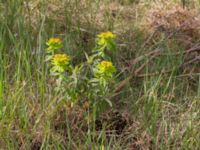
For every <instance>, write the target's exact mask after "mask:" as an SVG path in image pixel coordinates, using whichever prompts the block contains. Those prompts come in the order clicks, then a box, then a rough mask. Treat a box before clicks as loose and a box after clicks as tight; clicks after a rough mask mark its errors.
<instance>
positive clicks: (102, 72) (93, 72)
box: [46, 32, 116, 111]
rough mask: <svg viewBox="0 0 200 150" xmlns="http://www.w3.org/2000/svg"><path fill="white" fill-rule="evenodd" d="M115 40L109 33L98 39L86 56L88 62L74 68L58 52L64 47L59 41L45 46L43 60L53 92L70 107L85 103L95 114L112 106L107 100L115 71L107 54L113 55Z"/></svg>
mask: <svg viewBox="0 0 200 150" xmlns="http://www.w3.org/2000/svg"><path fill="white" fill-rule="evenodd" d="M115 37H116V36H115V35H114V34H113V33H111V32H103V33H100V34H99V35H97V39H96V46H95V48H94V50H93V51H92V54H91V55H90V56H89V55H88V54H87V53H86V52H85V56H86V60H87V61H85V62H82V63H80V64H77V65H72V61H73V60H72V59H71V57H70V56H69V55H68V54H63V53H62V52H61V49H62V48H63V45H62V42H61V40H60V39H59V38H51V39H49V41H48V42H47V49H46V60H47V62H48V64H49V67H50V74H51V75H52V76H54V77H55V79H56V86H55V89H56V92H62V93H63V95H64V97H65V99H66V100H67V103H70V106H73V105H74V104H76V103H78V102H82V103H85V101H87V102H89V104H90V106H92V107H95V110H97V111H101V110H102V109H103V108H105V104H109V105H110V106H111V105H112V103H111V102H110V101H109V99H108V96H109V93H110V88H111V84H112V83H113V82H114V74H115V73H116V68H115V66H114V65H113V63H112V62H111V58H110V57H109V55H108V54H107V51H110V52H114V51H113V50H114V49H115V47H116V43H115ZM105 102H106V103H105Z"/></svg>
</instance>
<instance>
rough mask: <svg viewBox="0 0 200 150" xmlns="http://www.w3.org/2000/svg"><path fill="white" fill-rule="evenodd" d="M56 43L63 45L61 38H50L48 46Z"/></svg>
mask: <svg viewBox="0 0 200 150" xmlns="http://www.w3.org/2000/svg"><path fill="white" fill-rule="evenodd" d="M55 43H61V40H60V39H59V38H50V39H49V41H48V44H49V45H51V44H55Z"/></svg>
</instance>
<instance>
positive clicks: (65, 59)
mask: <svg viewBox="0 0 200 150" xmlns="http://www.w3.org/2000/svg"><path fill="white" fill-rule="evenodd" d="M69 61H70V57H69V56H68V55H66V54H56V55H54V56H53V58H52V61H51V63H52V65H53V72H64V71H65V70H66V67H67V65H68V64H69Z"/></svg>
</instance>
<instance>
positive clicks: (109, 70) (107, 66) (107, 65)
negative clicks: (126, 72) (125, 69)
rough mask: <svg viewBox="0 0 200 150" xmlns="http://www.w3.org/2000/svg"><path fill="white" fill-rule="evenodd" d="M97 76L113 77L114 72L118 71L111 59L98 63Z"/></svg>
mask: <svg viewBox="0 0 200 150" xmlns="http://www.w3.org/2000/svg"><path fill="white" fill-rule="evenodd" d="M95 70H96V71H95V75H96V77H106V78H107V77H112V75H113V73H115V72H116V68H115V67H114V66H113V64H112V62H110V61H102V62H100V63H99V64H97V65H96V68H95Z"/></svg>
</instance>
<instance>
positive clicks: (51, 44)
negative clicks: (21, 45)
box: [46, 38, 63, 53]
mask: <svg viewBox="0 0 200 150" xmlns="http://www.w3.org/2000/svg"><path fill="white" fill-rule="evenodd" d="M46 45H47V46H48V47H47V49H46V50H47V53H54V52H55V51H57V50H59V49H61V48H62V47H63V45H62V42H61V40H60V39H59V38H50V39H49V40H48V42H47V43H46Z"/></svg>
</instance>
